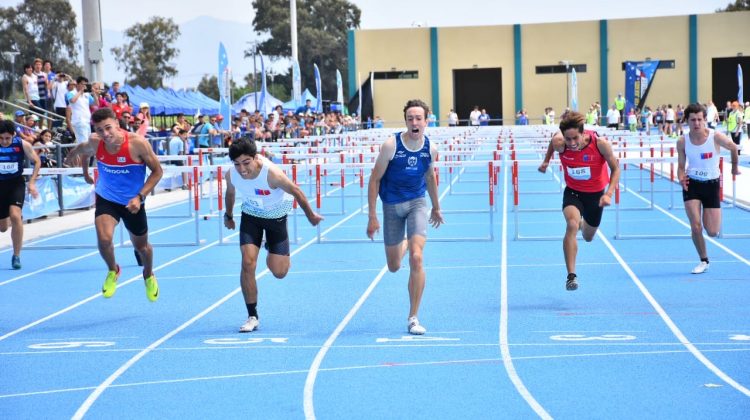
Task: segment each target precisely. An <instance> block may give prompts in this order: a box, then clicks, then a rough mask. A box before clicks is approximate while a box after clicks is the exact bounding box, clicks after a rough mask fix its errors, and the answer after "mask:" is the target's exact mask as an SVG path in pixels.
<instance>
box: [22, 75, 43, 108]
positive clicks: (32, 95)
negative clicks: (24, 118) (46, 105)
mask: <svg viewBox="0 0 750 420" xmlns="http://www.w3.org/2000/svg"><path fill="white" fill-rule="evenodd" d="M21 86H22V87H23V95H24V98H25V99H26V103H28V104H29V107H31V109H34V107H41V102H40V101H39V85H38V84H37V82H36V76H35V75H34V67H33V66H32V65H31V64H24V65H23V76H21Z"/></svg>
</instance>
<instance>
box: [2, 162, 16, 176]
mask: <svg viewBox="0 0 750 420" xmlns="http://www.w3.org/2000/svg"><path fill="white" fill-rule="evenodd" d="M16 172H18V162H0V174H13V173H16Z"/></svg>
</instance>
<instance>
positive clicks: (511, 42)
mask: <svg viewBox="0 0 750 420" xmlns="http://www.w3.org/2000/svg"><path fill="white" fill-rule="evenodd" d="M748 40H750V11H745V12H732V13H714V14H707V15H689V16H671V17H658V18H641V19H617V20H601V21H584V22H564V23H546V24H525V25H499V26H476V27H447V28H408V29H392V30H357V31H350V33H349V92H351V93H354V92H356V90H357V79H358V75H360V76H361V80H363V81H364V80H365V79H366V78H367V77H368V76H369V75H373V76H374V77H373V85H372V90H373V108H374V110H373V116H374V115H378V116H380V117H381V118H383V119H384V120H385V121H386V124H387V126H398V125H400V124H402V123H403V113H402V109H403V105H404V104H405V102H406V101H407V100H408V99H412V98H420V99H423V100H425V101H426V102H427V103H428V104H430V106H431V107H432V108H433V109H434V111H435V114H436V115H437V116H438V119H439V120H440V121H441V125H446V124H447V123H446V119H447V114H448V112H449V110H450V109H455V110H456V112H457V113H458V114H459V117H460V118H461V119H466V118H468V115H469V112H470V111H471V109H472V108H473V106H474V105H478V106H479V107H480V109H481V108H486V109H487V112H488V113H489V114H490V116H491V117H492V118H493V119H495V120H497V121H498V122H499V121H500V120H502V121H503V123H504V124H513V123H514V121H515V114H516V112H517V111H518V110H520V109H522V108H523V109H526V110H527V112H528V114H529V116H530V117H531V118H532V122H537V123H538V122H540V121H541V115H542V113H543V110H544V108H546V107H553V108H554V109H555V111H556V114H557V115H558V116H559V115H560V114H561V113H562V111H563V110H564V109H565V108H566V106H567V104H569V103H570V100H571V96H572V89H571V88H570V79H571V76H572V70H573V69H575V71H576V78H577V99H578V109H579V111H582V112H586V110H587V109H588V107H589V105H591V104H592V103H594V102H596V101H599V102H600V103H601V104H602V105H603V107H604V108H605V109H606V106H607V105H611V104H612V103H613V102H614V98H615V97H616V96H617V94H618V93H623V92H624V90H625V66H624V63H625V62H627V61H636V62H638V61H648V60H659V61H660V64H659V69H658V70H657V72H656V74H655V76H654V81H653V83H652V85H651V88H650V90H649V92H648V96H647V98H646V102H645V105H646V106H651V107H654V106H658V105H662V104H673V105H674V106H676V105H677V104H688V103H691V102H697V101H700V102H704V103H705V102H707V101H708V100H709V99H712V100H713V101H714V102H716V104H717V106H718V107H719V108H722V107H723V104H724V103H725V101H726V100H729V99H736V98H737V90H738V89H737V84H738V83H737V77H736V73H737V71H736V69H737V64H740V65H742V67H743V70H744V75H745V76H744V80H745V81H746V82H748V83H746V84H748V88H747V90H746V91H747V93H746V94H745V100H747V98H750V41H748Z"/></svg>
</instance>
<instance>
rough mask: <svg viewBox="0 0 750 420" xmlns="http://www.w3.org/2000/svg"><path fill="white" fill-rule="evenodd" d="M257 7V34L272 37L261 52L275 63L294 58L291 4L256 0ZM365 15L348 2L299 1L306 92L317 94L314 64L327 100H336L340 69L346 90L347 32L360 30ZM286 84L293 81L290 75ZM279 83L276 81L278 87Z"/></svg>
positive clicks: (247, 53) (282, 0)
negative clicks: (290, 25)
mask: <svg viewBox="0 0 750 420" xmlns="http://www.w3.org/2000/svg"><path fill="white" fill-rule="evenodd" d="M253 8H254V9H255V18H254V19H253V25H254V26H255V31H256V32H257V33H258V35H264V34H269V35H270V38H268V39H267V40H265V41H263V42H261V43H260V44H259V45H258V49H260V50H261V51H263V53H264V54H265V55H267V56H268V57H269V58H270V59H271V60H272V61H273V60H278V59H280V58H291V55H292V47H291V34H290V31H289V15H290V13H289V1H288V0H253ZM361 14H362V12H361V11H360V9H359V8H358V7H357V6H355V5H354V4H352V3H350V2H348V1H347V0H299V1H297V22H298V23H299V29H298V33H297V45H298V46H299V48H298V55H299V66H300V70H301V72H302V75H301V76H302V77H301V78H302V88H303V89H304V88H305V87H307V88H309V89H310V91H311V92H314V91H315V75H314V72H313V63H315V64H317V65H318V68H319V69H320V73H321V84H322V90H323V97H324V98H328V99H336V76H335V75H336V70H337V69H338V70H339V71H340V72H341V75H342V78H343V84H344V87H346V86H347V79H348V71H347V69H348V61H347V31H348V30H350V29H356V28H358V27H359V19H360V16H361ZM252 53H253V50H252V49H250V50H247V51H245V57H249V56H251V55H252ZM277 77H278V76H277ZM279 79H280V80H279V83H280V82H281V78H279ZM284 82H285V83H290V82H291V77H290V75H289V74H288V73H287V75H285V76H284ZM276 83H277V82H276V81H274V85H275V84H276ZM350 93H351V92H350Z"/></svg>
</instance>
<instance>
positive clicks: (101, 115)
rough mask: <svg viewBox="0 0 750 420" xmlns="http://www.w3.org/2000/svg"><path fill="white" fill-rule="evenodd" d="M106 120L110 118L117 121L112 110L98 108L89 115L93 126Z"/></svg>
mask: <svg viewBox="0 0 750 420" xmlns="http://www.w3.org/2000/svg"><path fill="white" fill-rule="evenodd" d="M107 118H112V119H113V120H117V116H116V115H115V111H112V108H99V109H97V110H96V111H94V113H93V114H92V115H91V120H92V121H94V124H96V123H98V122H102V121H104V120H106V119H107Z"/></svg>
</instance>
